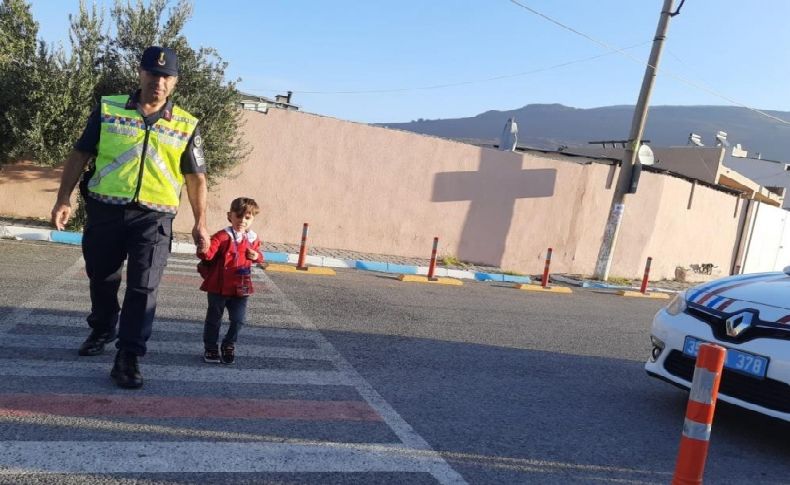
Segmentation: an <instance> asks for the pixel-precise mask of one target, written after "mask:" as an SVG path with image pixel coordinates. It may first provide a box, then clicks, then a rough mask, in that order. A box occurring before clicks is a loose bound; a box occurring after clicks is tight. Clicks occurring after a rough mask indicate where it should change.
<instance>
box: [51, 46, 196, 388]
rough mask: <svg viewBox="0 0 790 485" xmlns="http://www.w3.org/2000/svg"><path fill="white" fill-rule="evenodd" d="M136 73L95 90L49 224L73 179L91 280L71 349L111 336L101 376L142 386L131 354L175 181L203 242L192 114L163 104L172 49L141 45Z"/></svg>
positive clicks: (161, 257) (59, 219)
mask: <svg viewBox="0 0 790 485" xmlns="http://www.w3.org/2000/svg"><path fill="white" fill-rule="evenodd" d="M138 74H139V78H140V89H139V90H137V91H136V92H135V93H133V94H131V95H119V96H103V97H102V98H101V102H100V103H99V105H98V106H97V107H96V109H95V110H94V111H93V113H91V115H90V117H89V118H88V122H87V125H86V127H85V130H84V131H83V133H82V136H81V137H80V139H79V140H78V141H77V143H76V144H75V145H74V149H73V150H72V152H71V154H70V155H69V157H68V159H67V160H66V163H65V166H64V169H63V176H62V179H61V182H60V190H58V199H57V202H56V203H55V206H54V208H53V209H52V223H53V224H54V225H55V227H57V228H58V229H63V227H64V226H65V225H66V223H67V222H68V220H69V217H70V216H71V204H70V202H69V200H70V197H71V193H72V191H73V190H74V187H75V186H76V185H77V182H78V181H79V180H80V177H82V182H81V183H80V191H81V193H82V195H83V197H84V199H85V206H86V207H85V210H86V214H87V222H86V224H85V231H84V233H83V237H82V254H83V256H84V258H85V267H86V271H87V273H88V277H89V279H90V298H91V312H90V315H88V318H87V320H88V324H89V325H90V327H91V333H90V335H89V336H88V338H87V339H86V340H85V342H84V343H83V344H82V345H81V346H80V349H79V355H84V356H88V355H99V354H101V353H102V352H103V351H104V347H105V345H106V344H108V343H110V342H112V341H114V340H115V339H116V338H117V339H118V342H117V343H116V344H115V346H116V347H117V349H118V353H117V354H116V356H115V363H114V365H113V368H112V372H111V373H110V375H111V376H112V378H113V380H115V382H116V383H117V384H118V385H119V386H121V387H126V388H138V387H141V386H142V385H143V378H142V375H141V374H140V370H139V367H138V362H137V359H138V357H140V356H142V355H144V354H145V352H146V342H147V341H148V338H149V337H150V336H151V327H152V324H153V320H154V313H155V311H156V297H157V291H158V288H159V281H160V279H161V277H162V273H163V271H164V268H165V264H166V263H167V258H168V256H169V254H170V245H171V240H172V226H173V218H174V217H175V214H176V211H177V210H178V205H179V201H180V197H181V187H182V184H186V187H187V195H188V197H189V203H190V205H191V206H192V213H193V215H194V218H195V225H194V227H193V229H192V237H193V238H194V240H195V244H196V245H197V246H198V251H205V250H206V249H207V245H208V240H209V237H208V232H207V230H206V221H205V217H206V177H205V163H204V159H203V151H202V140H201V138H200V133H199V132H198V129H197V123H198V120H197V118H195V117H194V116H192V115H191V114H189V113H187V112H186V111H184V110H183V109H181V108H179V107H178V106H175V105H174V104H173V103H172V102H171V101H170V94H171V93H172V92H173V89H174V88H175V86H176V82H177V81H178V58H177V57H176V54H175V52H174V51H173V50H171V49H168V48H165V47H149V48H147V49H146V50H145V52H143V55H142V57H141V59H140V67H139V69H138ZM91 161H92V163H89V162H91ZM86 168H89V169H88V170H87V171H86ZM124 261H127V270H126V271H127V272H126V294H125V296H124V299H123V307H121V306H120V305H119V304H118V289H119V288H120V285H121V270H122V269H123V263H124Z"/></svg>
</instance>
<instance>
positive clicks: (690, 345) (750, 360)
mask: <svg viewBox="0 0 790 485" xmlns="http://www.w3.org/2000/svg"><path fill="white" fill-rule="evenodd" d="M703 343H705V341H703V340H699V339H696V338H694V337H686V340H685V341H684V342H683V353H684V354H686V355H688V356H689V357H694V358H696V357H697V353H699V346H700V345H701V344H703ZM724 367H726V368H728V369H732V370H734V371H738V372H742V373H744V374H747V375H750V376H752V377H759V378H760V379H763V378H765V371H766V370H768V358H767V357H763V356H761V355H754V354H750V353H748V352H743V351H741V350H735V349H727V357H726V359H725V360H724Z"/></svg>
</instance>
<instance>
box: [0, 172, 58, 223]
mask: <svg viewBox="0 0 790 485" xmlns="http://www.w3.org/2000/svg"><path fill="white" fill-rule="evenodd" d="M61 173H62V170H61V169H59V168H56V169H52V168H46V167H39V166H36V165H34V164H32V163H30V162H21V163H17V164H14V165H2V166H0V215H3V216H6V217H19V218H29V217H32V218H39V219H47V220H49V218H50V217H49V214H50V212H51V211H52V206H53V205H54V204H55V198H56V197H57V194H58V186H59V185H60V184H59V182H60V175H61Z"/></svg>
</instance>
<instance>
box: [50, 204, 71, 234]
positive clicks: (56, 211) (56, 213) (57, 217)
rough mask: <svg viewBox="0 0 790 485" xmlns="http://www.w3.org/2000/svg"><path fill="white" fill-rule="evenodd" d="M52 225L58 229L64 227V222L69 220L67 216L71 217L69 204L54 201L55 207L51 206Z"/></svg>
mask: <svg viewBox="0 0 790 485" xmlns="http://www.w3.org/2000/svg"><path fill="white" fill-rule="evenodd" d="M51 216H52V218H51V221H52V225H53V226H55V228H56V229H57V230H59V231H62V230H63V229H65V228H66V224H67V223H68V222H69V218H70V217H71V204H63V203H60V202H58V203H55V207H53V208H52V215H51Z"/></svg>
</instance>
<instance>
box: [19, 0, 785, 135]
mask: <svg viewBox="0 0 790 485" xmlns="http://www.w3.org/2000/svg"><path fill="white" fill-rule="evenodd" d="M28 1H29V2H30V3H31V4H32V10H33V15H34V17H35V20H36V21H37V22H38V23H39V37H40V38H41V39H42V40H44V41H46V42H48V43H61V44H62V45H63V46H64V47H66V48H68V28H69V23H68V14H70V13H76V12H77V11H78V8H79V0H32V1H31V0H28ZM516 1H517V2H518V3H520V4H521V5H523V6H526V7H529V8H530V9H533V10H535V11H537V12H539V13H540V14H543V15H544V16H546V17H549V18H550V19H552V20H554V21H556V22H558V23H560V24H563V25H564V26H566V27H567V28H563V27H562V26H559V25H557V23H554V22H551V21H549V20H547V19H546V18H544V17H542V16H540V15H537V14H535V13H533V12H530V11H529V10H528V9H526V8H524V7H523V6H519V5H517V4H516V3H514V2H513V1H510V0H397V1H383V0H333V1H329V0H223V1H216V0H193V2H192V3H193V6H194V14H193V17H192V19H191V20H190V21H189V23H188V24H187V26H186V28H185V31H184V33H185V35H186V36H187V39H188V40H189V42H190V44H191V45H192V47H194V48H197V47H200V46H210V47H214V48H216V49H218V51H219V53H220V55H221V57H222V58H223V59H224V60H225V61H227V62H228V63H229V67H228V69H227V72H226V74H227V77H228V79H237V78H241V82H240V84H239V89H240V90H242V91H244V92H247V93H252V94H258V95H262V96H268V97H273V96H274V95H275V94H284V93H285V92H286V91H293V93H294V94H293V97H292V102H293V103H294V104H296V105H298V106H300V108H301V109H302V110H304V111H307V112H310V113H316V114H321V115H326V116H332V117H336V118H340V119H345V120H351V121H358V122H364V123H395V122H407V121H411V120H416V119H419V118H423V119H447V118H459V117H468V116H475V115H477V114H479V113H482V112H485V111H489V110H510V109H516V108H520V107H522V106H524V105H527V104H533V103H561V104H564V105H566V106H572V107H576V108H593V107H599V106H609V105H634V104H635V103H636V100H637V97H638V94H639V89H640V86H641V83H642V78H643V75H644V72H645V64H646V63H647V60H648V57H649V53H650V47H651V42H652V40H653V37H654V35H655V31H656V25H657V23H658V19H659V13H660V10H661V6H662V4H663V1H662V0H516ZM112 3H113V0H96V4H97V5H98V6H99V7H104V10H105V13H106V20H105V25H107V26H109V25H110V23H111V19H110V18H109V6H111V5H112ZM146 3H147V2H146ZM88 4H90V0H89V2H88ZM679 4H680V0H675V7H676V8H677V6H678V5H679ZM788 18H790V1H788V0H755V1H749V2H747V1H742V0H741V1H735V0H686V2H685V3H684V4H683V7H682V9H681V11H680V14H679V15H676V16H674V17H672V19H671V21H670V25H669V31H668V34H667V38H666V41H665V43H664V50H663V55H662V57H661V60H660V64H659V68H658V77H657V78H656V82H655V86H654V88H653V93H652V96H651V99H650V104H651V105H730V106H748V107H751V108H755V109H761V110H779V111H790V91H788V80H790V29H788V28H787V27H786V24H787V19H788ZM572 30H573V31H576V32H573V31H572ZM619 49H625V50H624V51H623V52H619V53H618V52H617V50H619Z"/></svg>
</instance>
